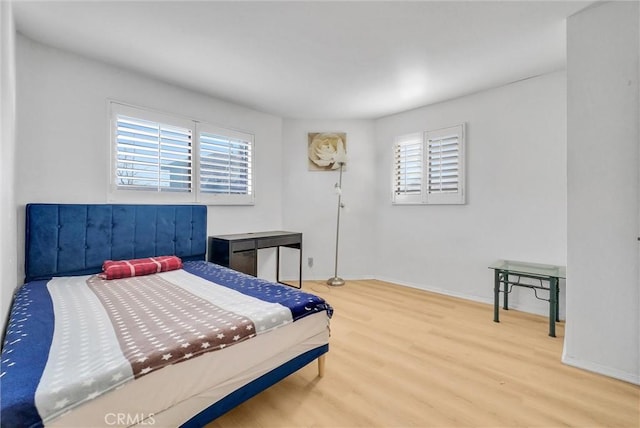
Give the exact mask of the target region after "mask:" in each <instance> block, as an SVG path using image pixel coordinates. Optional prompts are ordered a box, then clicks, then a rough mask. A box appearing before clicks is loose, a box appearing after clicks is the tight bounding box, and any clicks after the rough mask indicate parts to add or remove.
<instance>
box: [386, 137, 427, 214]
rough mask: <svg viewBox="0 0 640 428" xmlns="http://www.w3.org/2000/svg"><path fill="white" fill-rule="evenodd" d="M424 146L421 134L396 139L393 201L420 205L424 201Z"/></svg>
mask: <svg viewBox="0 0 640 428" xmlns="http://www.w3.org/2000/svg"><path fill="white" fill-rule="evenodd" d="M422 148H423V144H422V136H421V135H420V134H410V135H405V136H402V137H398V138H396V142H395V145H394V150H393V200H394V202H404V203H419V202H421V200H422V188H423V185H422V175H423V150H422Z"/></svg>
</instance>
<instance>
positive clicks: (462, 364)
mask: <svg viewBox="0 0 640 428" xmlns="http://www.w3.org/2000/svg"><path fill="white" fill-rule="evenodd" d="M487 286H489V285H487ZM304 289H305V290H306V291H309V292H312V293H315V294H318V295H320V296H322V297H324V298H325V299H327V301H329V303H331V305H333V306H334V308H335V315H334V318H333V319H332V320H331V342H330V352H329V353H328V354H327V358H326V371H325V376H324V377H323V378H319V377H318V376H317V365H316V363H313V364H310V365H308V366H306V367H304V368H303V369H301V370H300V371H298V372H297V373H294V374H293V375H291V376H289V377H287V378H286V379H284V380H283V381H281V382H280V383H278V384H276V385H274V386H273V387H272V388H270V389H268V390H266V391H264V392H262V393H260V394H259V395H257V396H256V397H254V398H253V399H251V400H249V401H248V402H246V403H244V404H242V405H241V406H239V407H237V408H236V409H234V410H232V411H231V412H229V413H227V414H226V415H224V416H222V417H220V418H218V419H217V420H215V421H213V422H212V423H211V424H209V425H208V427H209V428H222V427H478V426H484V427H525V426H527V427H528V426H531V427H563V426H572V427H605V426H611V427H633V428H638V427H640V387H638V386H637V385H632V384H629V383H625V382H622V381H618V380H615V379H611V378H608V377H605V376H601V375H597V374H594V373H590V372H587V371H583V370H580V369H577V368H574V367H570V366H566V365H564V364H562V363H561V361H560V358H561V355H562V344H563V339H564V323H559V324H558V325H557V327H556V334H557V337H556V338H551V337H549V336H548V335H547V334H548V321H547V318H546V317H543V316H537V315H532V314H527V313H522V312H518V311H514V310H510V311H503V310H501V313H500V317H501V318H500V320H501V322H500V323H494V322H493V308H492V306H491V305H487V304H483V303H477V302H473V301H468V300H463V299H457V298H454V297H450V296H443V295H439V294H435V293H429V292H426V291H422V290H417V289H413V288H408V287H402V286H399V285H394V284H390V283H386V282H382V281H374V280H362V281H348V282H347V285H346V286H344V287H339V288H330V287H327V286H326V285H324V283H323V282H320V281H318V282H312V281H310V282H305V284H304Z"/></svg>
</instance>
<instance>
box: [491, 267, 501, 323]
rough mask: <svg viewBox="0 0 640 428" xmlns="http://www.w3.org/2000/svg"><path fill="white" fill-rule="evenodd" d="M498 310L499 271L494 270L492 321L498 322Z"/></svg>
mask: <svg viewBox="0 0 640 428" xmlns="http://www.w3.org/2000/svg"><path fill="white" fill-rule="evenodd" d="M499 310H500V271H499V270H498V269H495V270H494V273H493V321H494V322H500V318H499V316H498V311H499Z"/></svg>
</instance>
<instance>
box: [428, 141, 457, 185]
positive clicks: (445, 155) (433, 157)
mask: <svg viewBox="0 0 640 428" xmlns="http://www.w3.org/2000/svg"><path fill="white" fill-rule="evenodd" d="M427 145H428V147H429V165H428V167H429V182H428V190H429V193H445V192H457V191H458V188H459V187H458V184H459V180H458V179H459V176H458V172H459V168H460V163H459V145H458V137H457V136H454V137H448V138H443V139H429V141H428V142H427Z"/></svg>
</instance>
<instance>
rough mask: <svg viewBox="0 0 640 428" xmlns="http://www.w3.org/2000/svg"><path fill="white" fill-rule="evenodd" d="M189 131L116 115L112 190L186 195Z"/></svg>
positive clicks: (189, 177)
mask: <svg viewBox="0 0 640 428" xmlns="http://www.w3.org/2000/svg"><path fill="white" fill-rule="evenodd" d="M191 134H192V133H191V130H190V129H186V128H181V127H177V126H171V125H166V124H162V123H158V122H152V121H148V120H143V119H138V118H134V117H129V116H124V115H120V114H118V115H117V116H116V158H117V164H116V186H117V187H118V188H120V189H136V190H155V191H173V192H190V191H191V182H192V180H191V171H192V165H191V153H192V145H191V137H192V135H191Z"/></svg>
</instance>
